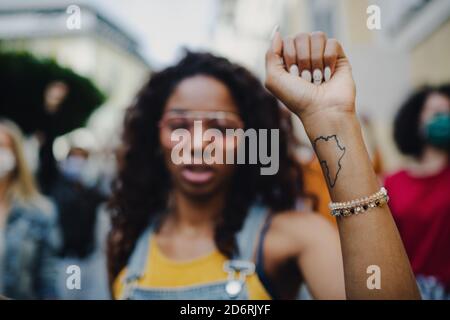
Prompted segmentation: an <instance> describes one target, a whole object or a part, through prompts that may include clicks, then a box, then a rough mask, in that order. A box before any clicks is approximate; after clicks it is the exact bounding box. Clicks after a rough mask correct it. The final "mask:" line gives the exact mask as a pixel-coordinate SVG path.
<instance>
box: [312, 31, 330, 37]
mask: <svg viewBox="0 0 450 320" xmlns="http://www.w3.org/2000/svg"><path fill="white" fill-rule="evenodd" d="M311 37H312V38H317V39H325V38H326V37H327V35H326V34H325V32H323V31H314V32H311Z"/></svg>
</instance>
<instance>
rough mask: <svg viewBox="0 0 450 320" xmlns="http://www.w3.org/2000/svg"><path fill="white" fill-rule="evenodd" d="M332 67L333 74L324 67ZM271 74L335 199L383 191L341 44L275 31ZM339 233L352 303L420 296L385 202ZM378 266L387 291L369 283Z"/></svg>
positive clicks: (342, 223)
mask: <svg viewBox="0 0 450 320" xmlns="http://www.w3.org/2000/svg"><path fill="white" fill-rule="evenodd" d="M292 65H295V66H296V67H291V66H292ZM327 67H328V68H330V69H329V70H325V68H327ZM296 68H298V69H297V70H296ZM266 69H267V74H266V86H267V88H268V89H269V90H270V91H271V92H272V93H273V94H274V95H275V96H276V97H278V98H279V99H280V100H281V101H282V102H283V103H284V104H286V106H288V107H289V108H290V109H291V111H293V112H294V113H295V114H297V115H298V116H299V117H300V119H301V121H302V123H303V125H304V127H305V129H306V132H307V134H308V137H309V139H310V140H311V143H312V144H313V146H314V148H315V151H316V154H317V156H318V158H319V160H320V161H321V164H322V170H323V173H324V176H325V179H326V180H327V184H328V189H329V192H330V195H331V198H332V201H335V202H341V201H350V200H354V199H358V198H361V197H366V196H369V195H372V194H374V193H375V192H377V191H378V190H379V189H380V184H379V181H378V179H377V177H376V175H375V172H374V170H373V168H372V165H371V162H370V159H369V156H368V153H367V150H366V147H365V145H364V141H363V138H362V134H361V128H360V125H359V122H358V120H357V117H356V114H355V86H354V81H353V78H352V74H351V66H350V64H349V62H348V60H347V58H346V56H345V54H344V52H343V50H342V48H341V46H340V44H339V43H338V42H337V41H336V40H334V39H327V38H326V36H325V34H323V33H321V32H315V33H312V34H299V35H297V36H296V37H295V38H287V39H284V40H282V39H281V37H280V34H279V33H278V32H275V34H274V37H273V40H272V45H271V48H270V49H269V51H268V52H267V55H266ZM316 69H318V70H320V71H321V73H322V74H324V73H325V78H326V80H327V81H326V82H323V83H322V84H320V85H319V84H313V83H311V82H308V81H305V80H304V78H308V74H307V73H306V74H305V73H303V77H304V78H302V77H300V76H301V75H302V72H303V71H304V70H308V71H309V72H310V73H311V74H313V78H316V79H317V80H320V77H319V76H320V74H319V73H318V72H317V71H316V72H314V70H316ZM287 70H291V73H289V72H287ZM299 74H300V76H299ZM319 83H320V81H319ZM338 228H339V235H340V240H341V249H342V256H343V265H344V279H345V289H346V295H347V298H348V299H373V298H375V299H377V298H379V299H419V298H420V295H419V293H418V290H417V286H416V283H415V279H414V276H413V273H412V271H411V268H410V265H409V262H408V258H407V255H406V253H405V250H404V248H403V244H402V242H401V239H400V236H399V234H398V231H397V229H396V226H395V223H394V221H393V219H392V216H391V213H390V211H389V208H388V206H387V205H384V206H382V207H377V208H372V209H370V210H368V211H367V212H365V213H362V214H359V215H356V216H349V217H341V218H338ZM372 265H375V266H378V267H379V268H380V271H381V289H369V288H368V286H367V279H368V278H369V276H370V274H368V273H367V269H368V267H369V266H372Z"/></svg>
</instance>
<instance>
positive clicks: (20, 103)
mask: <svg viewBox="0 0 450 320" xmlns="http://www.w3.org/2000/svg"><path fill="white" fill-rule="evenodd" d="M104 101H105V96H104V94H103V93H102V92H101V91H100V90H99V89H98V88H97V87H96V86H95V85H94V84H93V83H92V82H91V81H90V80H89V79H87V78H85V77H82V76H80V75H78V74H76V73H75V72H73V71H72V70H71V69H69V68H65V67H62V66H60V65H58V64H57V63H56V62H55V61H54V60H51V59H38V58H36V57H34V56H33V55H31V54H29V53H25V52H0V117H6V118H9V119H11V120H13V121H15V122H16V123H17V124H18V125H19V126H20V127H21V128H22V130H23V131H24V132H25V133H26V134H33V135H35V136H36V137H37V138H38V140H39V142H40V150H39V167H38V180H39V183H40V186H41V190H42V191H43V192H44V193H48V192H49V190H50V189H51V187H52V185H53V184H54V183H55V181H56V180H57V176H58V170H57V166H56V160H55V158H54V155H53V142H54V140H55V138H56V137H57V136H59V135H62V134H65V133H67V132H70V131H72V130H74V129H76V128H79V127H81V126H83V125H84V124H85V122H86V121H87V119H88V117H89V115H90V114H91V113H92V112H93V111H94V110H95V109H96V108H98V107H99V106H100V105H101V104H102V103H103V102H104Z"/></svg>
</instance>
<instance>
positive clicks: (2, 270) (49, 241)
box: [0, 119, 59, 299]
mask: <svg viewBox="0 0 450 320" xmlns="http://www.w3.org/2000/svg"><path fill="white" fill-rule="evenodd" d="M58 243H59V239H58V232H57V228H56V213H55V208H54V206H53V205H52V203H51V202H50V201H49V200H47V199H46V198H44V197H43V196H41V195H40V194H39V192H38V190H37V189H36V185H35V182H34V179H33V176H32V175H31V173H30V171H29V168H28V165H27V163H26V161H25V157H24V154H23V139H22V134H21V132H20V130H19V128H18V127H17V126H16V125H15V124H13V123H12V122H10V121H8V120H3V119H0V293H1V294H3V295H5V296H7V297H9V298H13V299H54V298H56V297H57V290H56V278H55V274H56V251H57V248H58Z"/></svg>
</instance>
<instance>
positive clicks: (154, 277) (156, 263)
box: [113, 237, 271, 300]
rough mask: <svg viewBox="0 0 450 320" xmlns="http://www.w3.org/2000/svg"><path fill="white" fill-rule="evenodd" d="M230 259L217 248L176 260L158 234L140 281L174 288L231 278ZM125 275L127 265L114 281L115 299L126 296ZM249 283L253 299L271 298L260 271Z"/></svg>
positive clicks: (147, 284) (152, 241)
mask: <svg viewBox="0 0 450 320" xmlns="http://www.w3.org/2000/svg"><path fill="white" fill-rule="evenodd" d="M226 260H228V259H227V257H226V256H224V255H223V254H222V253H220V251H218V250H215V251H214V252H212V253H210V254H208V255H205V256H203V257H200V258H197V259H194V260H190V261H174V260H171V259H169V258H168V257H166V256H164V254H163V253H162V252H161V251H160V249H159V247H158V245H157V243H156V239H155V237H151V238H150V245H149V254H148V255H147V262H146V266H147V267H146V272H145V273H144V275H143V277H141V278H140V279H139V280H138V282H137V283H136V284H137V285H138V286H139V287H143V288H145V287H147V288H174V287H184V286H192V285H202V284H207V283H213V282H217V281H224V280H226V279H227V274H226V273H225V272H224V271H223V264H224V262H225V261H226ZM148 266H151V271H150V270H148ZM125 274H126V268H124V269H123V270H122V271H121V272H120V273H119V275H118V277H117V278H116V280H115V281H114V284H113V295H114V298H115V299H118V298H120V297H121V296H122V293H123V289H124V284H123V279H124V277H125ZM246 285H247V290H248V294H249V298H250V299H252V300H268V299H271V297H270V295H269V294H268V293H267V291H266V289H265V288H264V286H263V285H262V283H261V281H260V279H259V278H258V275H257V274H256V273H253V274H252V275H250V276H248V277H247V278H246Z"/></svg>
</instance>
